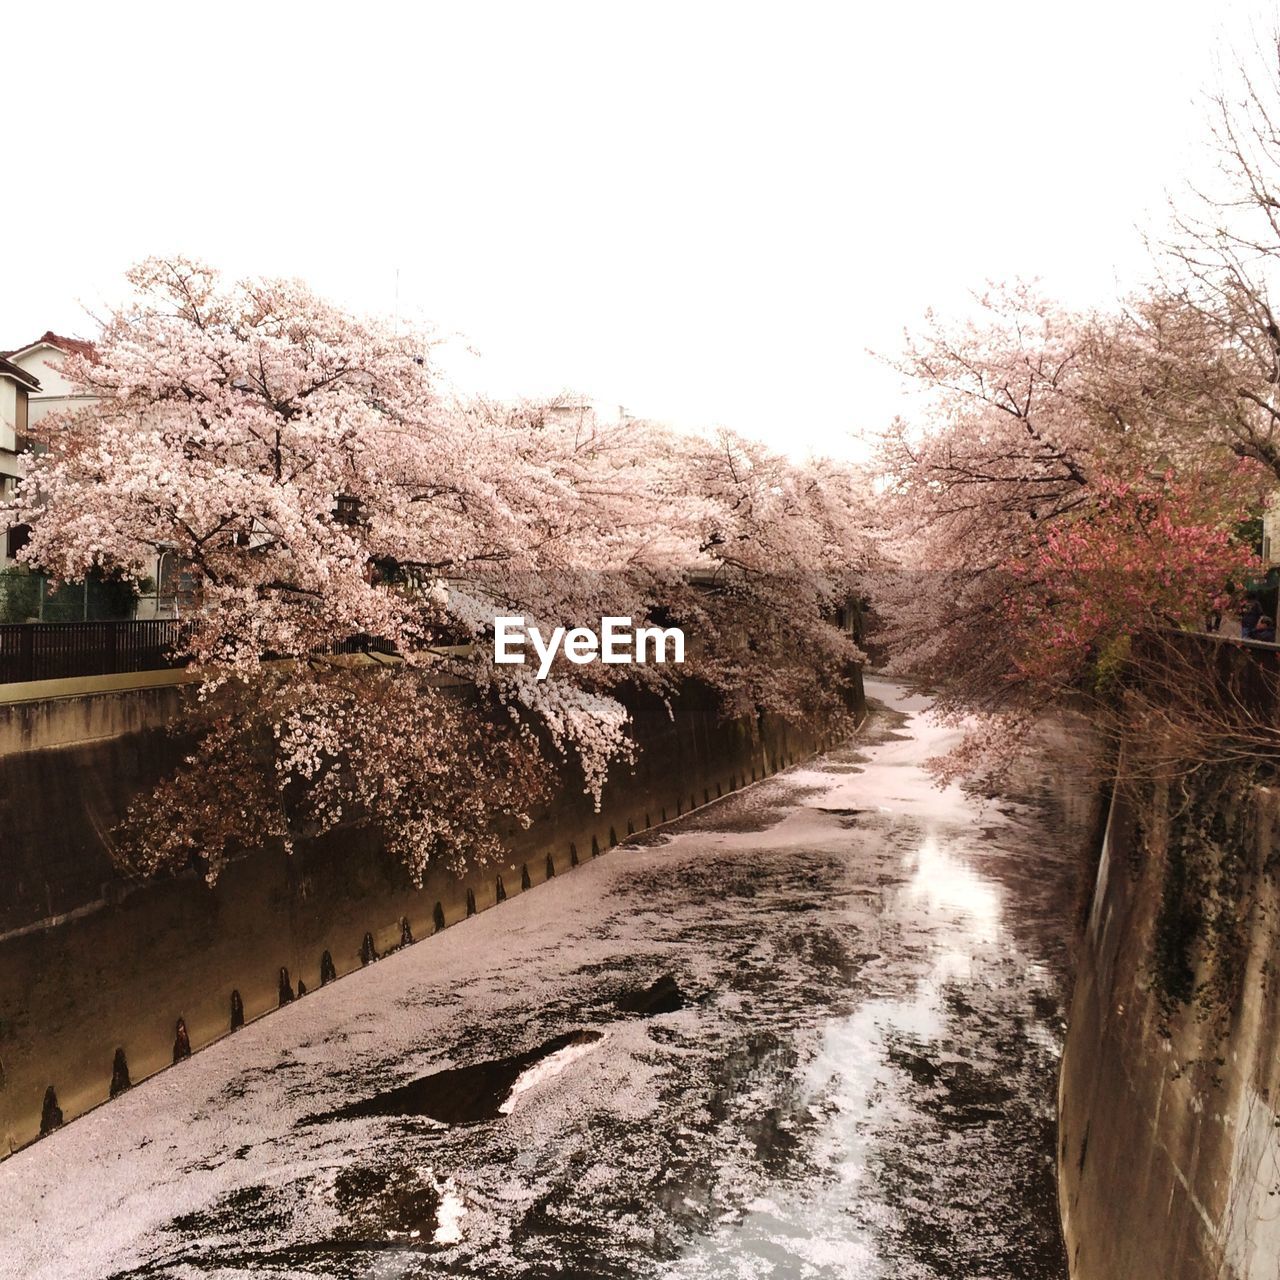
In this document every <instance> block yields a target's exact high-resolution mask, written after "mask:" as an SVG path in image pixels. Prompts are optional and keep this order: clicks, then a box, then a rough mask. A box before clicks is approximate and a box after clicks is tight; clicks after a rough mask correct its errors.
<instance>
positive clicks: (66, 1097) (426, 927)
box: [0, 685, 861, 1154]
mask: <svg viewBox="0 0 1280 1280" xmlns="http://www.w3.org/2000/svg"><path fill="white" fill-rule="evenodd" d="M185 696H189V695H188V694H186V693H184V691H183V690H182V689H181V687H179V686H173V685H170V686H167V687H161V688H151V689H134V690H126V691H118V690H117V691H112V690H110V689H106V688H103V687H95V688H89V689H83V690H81V691H79V692H77V691H75V690H68V691H65V696H63V697H62V698H59V699H57V700H47V701H45V702H43V703H32V702H11V703H9V704H7V705H0V886H3V892H2V893H0V1154H7V1153H8V1152H9V1151H11V1150H13V1149H15V1148H16V1147H17V1146H20V1145H22V1144H24V1143H26V1142H29V1141H31V1140H32V1139H33V1138H35V1137H36V1136H37V1134H38V1132H39V1126H40V1118H41V1108H42V1101H43V1099H44V1096H45V1092H46V1090H47V1088H48V1087H49V1086H53V1087H54V1089H55V1091H56V1096H57V1102H58V1105H59V1106H60V1108H61V1110H62V1112H63V1114H64V1117H65V1118H66V1119H71V1118H72V1117H74V1116H76V1115H78V1114H80V1113H82V1112H84V1111H85V1110H87V1109H88V1108H90V1107H92V1106H95V1105H98V1104H99V1103H101V1102H103V1101H105V1100H106V1099H107V1096H108V1090H109V1085H110V1081H111V1074H112V1063H113V1059H114V1056H115V1054H116V1051H117V1049H123V1050H124V1053H125V1056H126V1059H127V1063H128V1067H129V1071H130V1075H131V1077H132V1079H133V1081H134V1082H135V1083H136V1082H137V1081H138V1080H139V1079H141V1078H143V1077H145V1076H147V1075H150V1074H152V1073H154V1072H155V1071H158V1070H160V1069H161V1068H163V1067H165V1066H166V1065H168V1064H169V1063H170V1062H171V1061H172V1060H173V1053H174V1041H175V1027H176V1023H177V1020H178V1019H179V1018H181V1019H182V1020H183V1023H184V1025H185V1027H186V1030H187V1034H188V1036H189V1038H190V1042H191V1044H192V1046H193V1047H194V1048H197V1049H198V1048H199V1047H200V1046H202V1045H204V1044H207V1043H209V1042H210V1041H211V1040H214V1039H216V1038H218V1037H220V1036H222V1035H225V1034H227V1033H228V1031H229V1030H230V1027H231V1015H232V1000H233V994H232V993H233V992H235V993H236V994H237V996H238V998H239V1001H240V1003H241V1005H242V1006H243V1011H244V1016H245V1018H246V1019H253V1018H255V1017H258V1016H261V1015H263V1014H265V1013H267V1012H269V1011H270V1010H272V1009H273V1008H276V1007H278V1006H279V1003H280V992H281V970H282V969H287V971H288V982H289V986H290V989H291V990H296V987H297V984H298V983H299V980H301V981H302V982H303V983H305V986H306V988H307V989H308V990H314V989H315V988H316V987H317V986H319V985H320V983H321V980H322V972H321V966H322V957H323V956H325V955H326V953H327V954H328V956H329V957H330V958H331V959H332V963H333V968H334V971H335V972H336V974H337V975H338V976H341V975H343V974H346V973H348V972H351V971H352V970H355V969H358V968H360V967H361V965H362V963H365V962H368V961H369V960H370V957H371V955H383V954H385V953H386V952H387V951H388V950H390V949H391V948H393V947H396V946H399V945H401V944H402V942H403V941H404V940H406V939H407V938H410V937H411V938H412V939H415V940H419V939H423V938H425V937H428V936H429V935H430V934H431V933H432V932H433V931H435V930H436V929H437V928H439V927H440V924H441V922H442V921H443V923H444V925H446V926H448V925H452V924H454V923H456V922H457V921H459V920H461V919H463V918H464V917H465V916H466V915H467V913H468V912H469V911H471V910H484V909H486V908H488V907H491V906H493V905H495V904H496V903H497V901H498V899H499V894H500V892H501V893H503V894H505V895H506V896H512V895H514V894H517V893H520V892H522V890H523V889H524V888H525V887H528V888H532V887H535V886H536V885H538V884H540V883H542V882H543V881H545V880H546V879H547V878H548V877H549V876H551V875H557V874H564V873H565V872H567V871H569V870H570V869H571V868H572V866H573V865H575V864H576V863H577V862H579V861H582V860H586V859H588V858H591V857H593V856H597V855H599V854H604V853H607V852H608V850H609V849H610V848H611V847H612V846H613V845H614V844H615V843H617V842H620V841H623V840H625V839H626V838H627V836H628V835H629V834H632V833H633V832H640V831H643V830H645V829H647V828H650V827H654V826H658V825H661V824H662V823H663V822H665V821H670V820H672V819H674V818H676V817H677V816H679V815H680V814H682V813H686V812H688V811H689V810H690V809H691V808H694V807H697V806H700V805H702V804H706V803H709V802H714V801H715V800H716V799H717V798H718V797H719V796H721V795H724V794H727V793H728V792H729V791H732V790H734V789H737V788H740V787H742V786H744V785H749V784H750V783H751V782H752V781H753V780H755V779H757V778H761V777H765V776H767V775H769V774H771V773H773V772H775V771H776V770H778V769H779V768H783V767H785V766H786V765H788V764H790V763H792V762H794V761H795V760H798V759H800V758H802V757H804V756H805V755H808V754H811V753H812V752H814V751H816V750H819V749H821V748H822V747H823V746H825V745H826V744H825V743H824V742H822V741H820V740H819V739H818V738H817V737H816V736H815V735H814V734H813V733H812V732H809V731H806V730H805V729H803V728H796V727H794V726H791V727H789V726H787V725H785V724H782V723H781V722H778V721H775V720H773V719H771V718H768V717H764V718H760V719H758V720H757V719H742V720H735V721H729V722H727V723H726V722H724V721H722V720H721V719H720V718H719V717H718V715H717V714H716V711H715V707H714V703H713V701H712V699H711V698H710V697H709V696H708V695H707V694H705V693H702V692H699V691H698V690H690V691H688V693H687V694H686V695H685V696H684V697H682V698H681V699H680V701H679V702H678V703H677V704H676V707H675V715H674V717H671V716H669V715H668V714H667V713H666V711H665V710H664V709H663V708H662V707H660V706H659V705H657V704H656V703H655V702H646V703H637V704H636V705H635V706H633V708H632V710H633V714H634V715H635V718H636V729H637V738H638V740H639V743H640V747H641V750H640V754H639V757H638V760H637V763H636V766H635V769H634V770H633V771H631V772H630V773H629V774H626V775H625V776H618V777H616V778H615V779H614V780H613V781H611V783H610V784H609V785H608V787H607V788H606V790H605V794H604V800H603V804H602V807H601V811H600V812H599V813H596V812H594V811H593V808H592V805H591V802H590V800H589V799H588V798H587V797H586V796H585V795H583V794H582V793H581V791H580V789H578V788H575V787H573V786H571V785H570V786H566V788H565V789H564V791H563V792H562V793H561V794H560V795H559V796H558V797H557V798H556V799H555V800H554V801H553V802H552V803H550V804H548V805H547V806H546V807H545V808H544V809H543V810H542V811H541V812H540V813H539V814H538V815H536V820H535V822H534V824H533V827H532V828H531V829H530V830H529V831H517V830H512V831H510V832H508V833H507V838H506V856H505V857H504V858H503V859H502V860H501V861H500V862H499V863H496V864H494V865H491V866H486V867H480V868H475V869H473V870H472V871H470V872H469V873H468V874H467V875H466V876H456V875H453V874H450V873H447V872H444V871H434V872H432V873H431V874H429V875H428V876H427V878H426V882H425V883H424V885H423V886H422V887H421V888H415V887H414V886H413V885H412V884H411V883H410V881H409V879H408V877H407V875H406V874H405V872H404V870H403V869H402V868H401V867H400V866H399V865H397V864H395V863H394V862H393V861H392V860H391V859H390V858H388V857H387V856H386V855H385V854H384V852H383V851H382V850H381V849H380V848H378V847H376V845H375V844H374V843H373V842H372V841H371V840H370V839H369V837H368V836H367V835H366V834H365V833H362V832H360V831H355V830H346V831H340V832H336V833H333V834H332V835H330V836H329V837H327V838H325V839H322V840H317V841H312V842H309V843H303V844H301V845H300V847H299V848H297V849H296V850H295V852H294V853H293V854H291V855H286V854H285V853H284V852H283V850H282V849H280V848H275V847H267V848H263V849H261V850H258V851H256V852H255V853H252V854H250V855H248V856H245V857H243V858H240V859H238V860H236V861H234V862H233V863H232V864H230V865H229V866H228V867H227V869H226V870H225V871H224V872H223V874H222V876H221V878H220V879H219V881H218V883H217V885H216V886H215V887H213V888H212V889H211V888H209V887H208V886H206V885H205V883H204V882H203V880H201V879H200V878H199V877H198V876H196V875H195V874H194V873H188V874H183V875H177V876H170V877H165V878H162V879H159V880H155V881H151V882H148V883H145V884H138V883H134V882H130V881H128V880H126V879H124V878H122V877H121V876H120V875H119V873H117V872H116V871H115V870H114V868H113V866H112V864H111V859H110V856H109V853H108V846H109V839H110V835H109V833H110V829H111V826H112V825H113V824H114V822H115V821H117V820H118V818H119V816H120V815H121V814H122V813H123V811H124V808H125V806H126V805H127V803H128V800H129V798H130V797H131V796H132V795H133V794H134V793H135V792H136V790H137V789H138V788H139V787H141V786H144V785H146V784H147V783H148V782H149V781H151V780H153V779H155V778H157V777H159V776H161V775H162V774H163V773H164V771H165V770H166V769H167V768H168V767H170V766H171V765H172V763H173V762H174V760H175V759H176V758H177V753H178V752H179V751H180V750H181V739H180V738H175V737H174V736H173V735H171V734H169V733H168V732H166V727H165V726H166V725H167V724H169V723H172V722H174V721H175V720H176V721H177V723H181V709H182V699H183V698H184V697H185ZM859 701H860V700H859ZM856 710H857V711H859V713H860V712H861V705H859V706H858V707H857V708H856ZM499 881H501V887H500V885H499Z"/></svg>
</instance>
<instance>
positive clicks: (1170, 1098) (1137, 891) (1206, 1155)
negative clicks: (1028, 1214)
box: [1058, 763, 1280, 1280]
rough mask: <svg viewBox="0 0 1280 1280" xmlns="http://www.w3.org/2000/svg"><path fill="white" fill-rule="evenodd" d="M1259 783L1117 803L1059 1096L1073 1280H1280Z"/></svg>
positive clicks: (1277, 1058) (1279, 917)
mask: <svg viewBox="0 0 1280 1280" xmlns="http://www.w3.org/2000/svg"><path fill="white" fill-rule="evenodd" d="M1255 772H1256V771H1254V770H1251V768H1250V767H1249V765H1248V764H1247V763H1234V764H1232V765H1229V766H1228V765H1225V764H1224V765H1220V766H1217V767H1213V766H1210V767H1207V768H1205V769H1202V770H1199V771H1197V772H1196V773H1195V774H1192V775H1189V776H1187V777H1185V778H1177V777H1172V778H1166V779H1163V780H1156V781H1150V782H1147V783H1145V784H1142V785H1128V784H1126V785H1124V786H1120V787H1118V788H1117V792H1116V796H1115V798H1114V800H1113V802H1112V808H1111V815H1110V821H1109V823H1108V829H1107V835H1106V839H1105V841H1104V847H1103V851H1102V859H1101V863H1100V865H1099V868H1098V876H1097V884H1096V889H1095V893H1094V898H1093V902H1092V908H1091V912H1090V915H1089V919H1088V924H1087V929H1086V933H1085V937H1084V939H1083V941H1082V945H1081V948H1080V954H1079V961H1078V974H1077V983H1076V990H1075V995H1074V999H1073V1002H1072V1006H1071V1017H1070V1025H1069V1030H1068V1034H1067V1041H1066V1050H1065V1054H1064V1058H1063V1064H1062V1076H1061V1083H1060V1093H1059V1108H1060V1115H1059V1148H1058V1155H1059V1192H1060V1199H1061V1208H1062V1219H1063V1228H1064V1232H1065V1237H1066V1243H1067V1251H1068V1257H1069V1260H1070V1266H1071V1275H1072V1276H1073V1277H1075V1278H1076V1280H1207V1278H1208V1277H1214V1278H1215V1280H1262V1277H1267V1280H1273V1278H1274V1277H1275V1276H1276V1275H1277V1273H1278V1272H1280V981H1278V979H1280V888H1278V886H1277V882H1276V876H1275V872H1276V869H1277V863H1278V859H1280V793H1277V791H1276V790H1274V789H1273V788H1271V787H1270V786H1267V785H1263V784H1261V783H1260V782H1259V781H1258V778H1257V777H1256V776H1255Z"/></svg>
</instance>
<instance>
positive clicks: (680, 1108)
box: [0, 685, 1086, 1280]
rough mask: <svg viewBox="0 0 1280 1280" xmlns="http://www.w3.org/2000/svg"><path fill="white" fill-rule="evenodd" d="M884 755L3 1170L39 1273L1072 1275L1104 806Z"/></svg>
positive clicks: (599, 884)
mask: <svg viewBox="0 0 1280 1280" xmlns="http://www.w3.org/2000/svg"><path fill="white" fill-rule="evenodd" d="M870 692H871V693H872V695H873V696H876V697H879V698H881V699H882V700H884V701H885V702H886V703H888V704H889V705H890V707H891V708H893V710H890V711H888V712H882V714H881V715H880V717H879V718H878V720H877V721H876V723H875V725H874V726H873V727H872V728H871V729H870V730H869V731H868V732H867V733H865V734H864V736H863V739H862V740H861V741H860V742H859V743H858V744H855V747H854V748H850V749H846V750H844V751H841V752H835V753H832V755H830V756H829V757H826V758H824V759H823V760H820V761H817V762H814V763H813V764H811V765H810V766H808V767H806V768H803V769H794V770H791V771H790V772H788V773H786V774H783V775H779V776H778V777H776V778H774V779H771V780H770V781H768V782H767V783H762V784H760V785H759V786H756V787H753V788H751V789H749V790H748V791H745V792H739V793H735V794H734V795H732V796H730V797H727V798H726V799H725V800H724V801H723V802H720V803H718V804H716V805H714V806H712V807H711V808H709V809H706V810H703V811H700V812H699V813H698V814H695V815H693V816H692V817H691V818H690V819H687V820H686V821H685V822H683V823H679V824H674V825H673V826H672V827H670V828H667V829H666V830H665V831H664V832H663V833H662V837H661V838H659V839H657V840H653V839H650V840H647V841H645V842H643V843H638V844H635V845H632V846H624V847H622V848H619V849H617V850H615V851H613V852H611V853H610V854H609V855H608V857H606V858H602V859H600V860H597V861H594V862H591V863H589V864H587V865H584V866H583V867H581V868H579V869H578V870H576V871H575V872H574V873H573V874H572V875H571V876H564V877H560V878H557V879H556V880H554V881H551V882H550V883H548V884H547V885H546V886H544V887H541V888H539V889H538V891H537V892H536V893H531V894H528V895H522V896H520V897H519V898H516V899H513V900H512V901H510V902H508V903H505V904H503V905H502V906H501V907H500V908H499V909H496V910H493V911H489V912H485V913H483V914H482V915H480V916H477V917H475V918H474V919H472V920H469V921H467V922H466V923H465V924H463V925H459V926H456V927H455V928H452V929H450V930H448V931H447V932H446V933H445V934H444V935H442V936H441V937H439V938H437V939H433V940H432V941H431V942H430V943H428V944H426V945H424V946H418V947H413V948H409V949H407V950H405V951H404V952H401V953H399V954H397V955H396V956H394V957H392V958H390V959H387V960H384V961H382V962H379V963H378V964H376V965H374V966H372V967H371V968H370V969H369V970H367V971H364V972H361V973H360V974H359V975H356V976H354V977H352V978H350V979H347V980H344V981H343V982H341V983H338V984H335V985H333V986H330V987H327V988H325V989H324V990H323V991H320V992H316V993H314V994H312V995H309V996H307V997H306V998H305V999H304V1000H301V1001H298V1002H295V1004H293V1005H291V1006H289V1008H287V1009H285V1010H283V1011H281V1012H280V1013H279V1014H277V1015H273V1016H272V1017H271V1018H269V1019H266V1020H264V1021H262V1022H260V1023H257V1024H254V1025H252V1026H250V1027H248V1028H246V1029H245V1030H244V1031H242V1032H239V1033H237V1035H236V1036H235V1037H233V1038H232V1039H230V1040H228V1041H224V1042H222V1043H220V1044H218V1045H215V1046H214V1047H212V1048H211V1049H209V1050H207V1051H205V1052H203V1053H201V1054H198V1055H197V1056H196V1057H195V1058H193V1059H191V1060H190V1061H188V1062H186V1063H183V1064H181V1066H179V1067H178V1068H175V1069H174V1070H172V1071H168V1072H165V1073H163V1074H162V1075H161V1076H159V1077H157V1078H155V1079H153V1080H152V1081H150V1082H148V1083H146V1084H144V1085H141V1086H139V1087H138V1088H136V1089H134V1090H133V1091H132V1092H131V1093H129V1094H126V1095H125V1096H123V1097H122V1098H120V1099H118V1100H117V1101H115V1102H113V1103H112V1104H111V1105H110V1106H108V1107H105V1108H103V1109H101V1110H100V1111H97V1112H94V1113H93V1114H91V1115H89V1116H87V1117H85V1118H84V1119H83V1120H80V1121H77V1122H76V1123H74V1124H72V1125H70V1126H69V1127H68V1128H67V1129H65V1130H63V1131H61V1132H59V1133H56V1134H54V1135H52V1136H51V1137H50V1138H49V1139H46V1140H44V1141H42V1142H41V1143H38V1144H37V1145H36V1146H34V1147H32V1148H30V1149H28V1150H26V1151H23V1152H20V1153H19V1154H18V1155H16V1156H15V1157H13V1158H11V1159H10V1160H8V1161H6V1162H5V1163H4V1164H3V1165H0V1224H3V1225H0V1237H3V1242H2V1245H0V1257H3V1258H5V1259H6V1260H7V1262H8V1263H9V1264H13V1265H15V1270H14V1274H18V1275H24V1276H47V1277H51V1278H52V1277H54V1276H57V1277H59V1280H65V1278H67V1277H78V1276H83V1277H94V1278H97V1277H101V1276H126V1275H128V1276H173V1277H178V1276H182V1277H195V1276H234V1275H252V1276H264V1275H268V1276H281V1277H284V1276H301V1275H308V1276H309V1275H321V1276H335V1277H364V1276H368V1277H374V1276H377V1277H393V1276H394V1277H400V1276H404V1277H410V1276H437V1275H475V1276H485V1277H508V1276H511V1277H515V1276H530V1277H541V1276H553V1275H554V1276H559V1277H562V1278H566V1280H572V1278H574V1277H582V1278H586V1277H613V1276H617V1277H623V1276H651V1275H652V1276H666V1277H682V1278H685V1277H687V1278H694V1277H725V1276H731V1277H797V1278H799V1277H833V1278H834V1277H884V1278H885V1280H915V1278H916V1277H920V1278H924V1277H965V1278H966V1280H969V1278H972V1280H979V1278H990V1280H1003V1278H1006V1277H1007V1278H1008V1280H1040V1278H1042V1277H1043V1278H1048V1277H1055V1278H1056V1277H1062V1276H1064V1275H1065V1265H1064V1261H1063V1257H1062V1252H1061V1246H1060V1243H1059V1240H1058V1233H1057V1219H1056V1205H1055V1198H1054V1186H1053V1174H1052V1169H1053V1128H1054V1122H1053V1101H1054V1087H1055V1078H1054V1077H1055V1070H1056V1063H1057V1058H1058V1054H1059V1051H1060V1048H1061V1036H1062V1030H1063V1022H1062V1012H1063V1006H1064V995H1065V958H1064V956H1065V939H1066V937H1067V934H1068V931H1069V913H1070V903H1071V896H1072V885H1071V878H1072V875H1073V868H1074V866H1075V865H1076V861H1077V855H1078V852H1079V849H1080V846H1081V844H1082V842H1083V841H1084V839H1085V836H1086V833H1085V831H1084V829H1083V815H1084V812H1085V809H1086V806H1084V805H1083V804H1082V803H1081V798H1080V797H1078V796H1072V795H1071V794H1070V792H1069V791H1067V792H1066V793H1065V795H1064V794H1060V789H1061V788H1060V783H1059V782H1058V781H1056V780H1055V776H1054V773H1053V770H1052V767H1051V766H1050V765H1048V764H1046V765H1045V768H1044V770H1043V771H1042V772H1043V775H1044V776H1043V778H1039V777H1036V776H1035V775H1034V771H1033V774H1032V775H1031V776H1029V778H1028V780H1027V786H1026V789H1025V792H1024V793H1023V794H1021V795H1019V796H1017V797H1009V798H1005V799H996V800H995V801H981V800H977V799H975V798H973V797H971V796H969V795H967V794H966V793H964V792H963V791H961V790H959V789H958V788H950V789H948V790H947V791H945V792H939V791H937V790H936V789H934V788H933V787H932V786H931V784H930V783H929V782H928V780H927V778H926V777H925V775H924V774H923V773H922V771H921V768H920V765H921V762H922V760H923V759H924V758H925V757H926V756H927V755H928V754H930V753H932V752H933V751H936V750H939V749H941V748H942V747H943V746H945V744H946V740H947V735H946V733H944V732H942V731H940V730H938V729H936V728H934V727H931V726H929V725H928V724H927V723H925V722H924V721H922V720H921V718H920V712H921V711H922V710H923V709H924V706H925V703H924V702H923V700H922V699H919V698H915V697H910V696H907V695H904V694H903V693H902V691H901V690H898V689H896V688H895V687H893V686H891V685H873V686H872V688H871V689H870Z"/></svg>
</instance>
